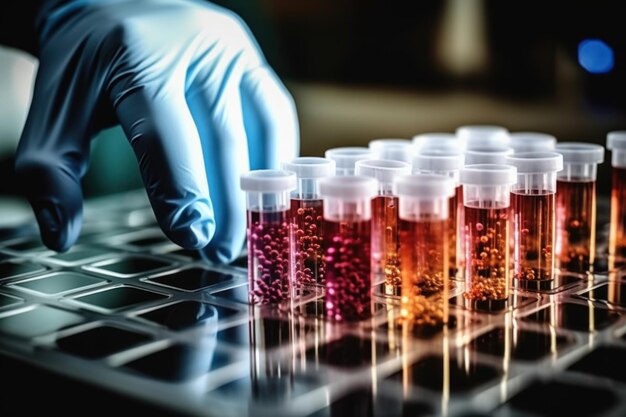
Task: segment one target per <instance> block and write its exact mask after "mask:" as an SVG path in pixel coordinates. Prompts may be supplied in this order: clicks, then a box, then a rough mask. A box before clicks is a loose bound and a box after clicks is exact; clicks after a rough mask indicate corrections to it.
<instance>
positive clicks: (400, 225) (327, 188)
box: [241, 126, 626, 327]
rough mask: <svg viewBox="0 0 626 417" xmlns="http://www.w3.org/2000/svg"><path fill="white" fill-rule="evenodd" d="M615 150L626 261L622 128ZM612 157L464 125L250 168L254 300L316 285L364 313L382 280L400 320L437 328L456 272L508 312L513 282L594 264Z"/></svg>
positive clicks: (621, 252)
mask: <svg viewBox="0 0 626 417" xmlns="http://www.w3.org/2000/svg"><path fill="white" fill-rule="evenodd" d="M607 147H608V148H609V149H610V150H612V165H613V172H614V174H613V182H612V184H613V188H612V190H613V191H612V199H611V232H610V234H611V236H610V248H609V252H610V253H609V255H610V256H609V259H610V260H611V262H613V264H614V265H613V266H612V267H614V266H615V263H616V262H623V258H626V131H616V132H610V133H609V134H608V138H607ZM603 160H604V147H603V146H601V145H597V144H592V143H581V142H568V143H557V141H556V139H555V138H554V137H552V136H550V135H546V134H542V133H509V132H508V131H507V130H506V129H505V128H502V127H498V126H463V127H461V128H459V129H457V132H456V133H455V134H444V133H433V134H423V135H418V136H416V137H415V138H413V140H401V139H379V140H375V141H372V142H371V143H370V146H369V147H362V148H360V147H344V148H334V149H329V150H327V151H326V153H325V158H321V157H299V158H295V159H294V160H292V161H289V162H287V163H285V164H284V166H283V169H282V170H257V171H251V172H249V173H248V174H246V175H244V176H243V177H242V178H241V187H242V189H243V190H244V191H245V192H246V198H247V210H248V267H249V285H250V301H251V303H253V304H280V303H282V302H284V301H288V300H292V299H294V298H297V297H300V296H302V295H303V294H307V293H310V292H312V291H321V292H322V293H323V295H324V305H325V314H326V317H327V318H328V319H330V320H333V321H339V322H342V321H358V320H363V319H366V318H368V317H370V315H371V314H372V291H373V289H372V288H373V287H372V283H373V277H374V278H375V277H382V279H383V280H384V283H383V287H384V292H385V293H386V294H387V295H389V296H392V297H397V299H398V300H399V302H400V303H401V318H400V320H403V321H404V322H405V323H407V324H409V325H410V326H419V327H421V326H440V325H443V324H445V323H446V321H447V317H448V302H449V301H448V299H449V293H450V290H451V289H453V288H455V280H454V279H452V278H459V279H462V280H464V282H465V285H464V287H463V288H464V290H463V299H464V300H465V303H466V305H467V306H469V307H470V308H479V309H489V310H493V309H500V308H505V307H506V306H507V303H508V300H509V292H510V288H511V287H513V286H517V287H520V288H524V289H533V290H538V291H542V290H549V289H551V288H552V286H553V282H554V279H555V276H556V273H557V271H564V270H566V271H570V272H574V273H581V274H584V273H586V272H589V271H591V270H592V268H593V264H594V256H595V252H596V250H595V223H596V180H597V165H598V164H600V163H602V162H603ZM409 161H410V162H409Z"/></svg>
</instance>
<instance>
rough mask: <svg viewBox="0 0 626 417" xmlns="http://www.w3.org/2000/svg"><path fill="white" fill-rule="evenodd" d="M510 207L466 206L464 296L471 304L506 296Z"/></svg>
mask: <svg viewBox="0 0 626 417" xmlns="http://www.w3.org/2000/svg"><path fill="white" fill-rule="evenodd" d="M509 213H510V208H509V207H506V208H482V207H481V208H479V207H476V203H472V202H470V203H466V204H465V213H464V215H465V268H466V270H465V293H464V294H463V295H464V297H465V298H466V299H467V300H469V301H470V302H472V303H475V302H478V303H485V302H486V303H487V304H489V302H490V301H494V300H495V301H505V300H507V299H508V296H509V259H510V255H509V248H510V245H509V228H510V226H509Z"/></svg>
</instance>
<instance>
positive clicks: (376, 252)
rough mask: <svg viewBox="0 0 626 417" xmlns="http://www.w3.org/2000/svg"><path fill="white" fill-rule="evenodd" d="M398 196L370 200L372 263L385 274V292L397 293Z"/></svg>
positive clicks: (398, 277) (400, 281) (376, 270)
mask: <svg viewBox="0 0 626 417" xmlns="http://www.w3.org/2000/svg"><path fill="white" fill-rule="evenodd" d="M398 248H399V240H398V198H397V197H391V196H379V197H376V198H374V199H373V200H372V264H373V268H374V272H375V273H381V272H382V273H383V274H384V275H385V293H386V294H389V295H399V294H400V288H401V286H402V277H401V276H400V260H399V256H398Z"/></svg>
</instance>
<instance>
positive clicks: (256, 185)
mask: <svg viewBox="0 0 626 417" xmlns="http://www.w3.org/2000/svg"><path fill="white" fill-rule="evenodd" d="M240 185H241V189H242V190H243V191H255V192H260V193H265V192H282V191H293V190H295V189H296V174H295V173H294V172H290V171H282V170H279V169H258V170H255V171H250V172H248V173H246V174H243V175H242V176H241V179H240Z"/></svg>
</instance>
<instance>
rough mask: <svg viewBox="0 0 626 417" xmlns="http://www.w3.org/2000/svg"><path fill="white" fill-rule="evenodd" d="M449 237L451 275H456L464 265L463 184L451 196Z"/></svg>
mask: <svg viewBox="0 0 626 417" xmlns="http://www.w3.org/2000/svg"><path fill="white" fill-rule="evenodd" d="M448 218H449V219H450V221H449V223H448V224H449V232H448V233H449V235H450V236H449V238H448V245H449V246H450V251H449V254H450V276H451V277H452V276H454V275H456V274H457V273H458V271H460V270H461V268H462V266H463V245H462V243H463V239H462V235H461V234H460V233H459V230H461V227H462V225H463V186H458V187H456V191H455V193H454V196H453V197H452V198H450V207H449V210H448Z"/></svg>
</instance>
